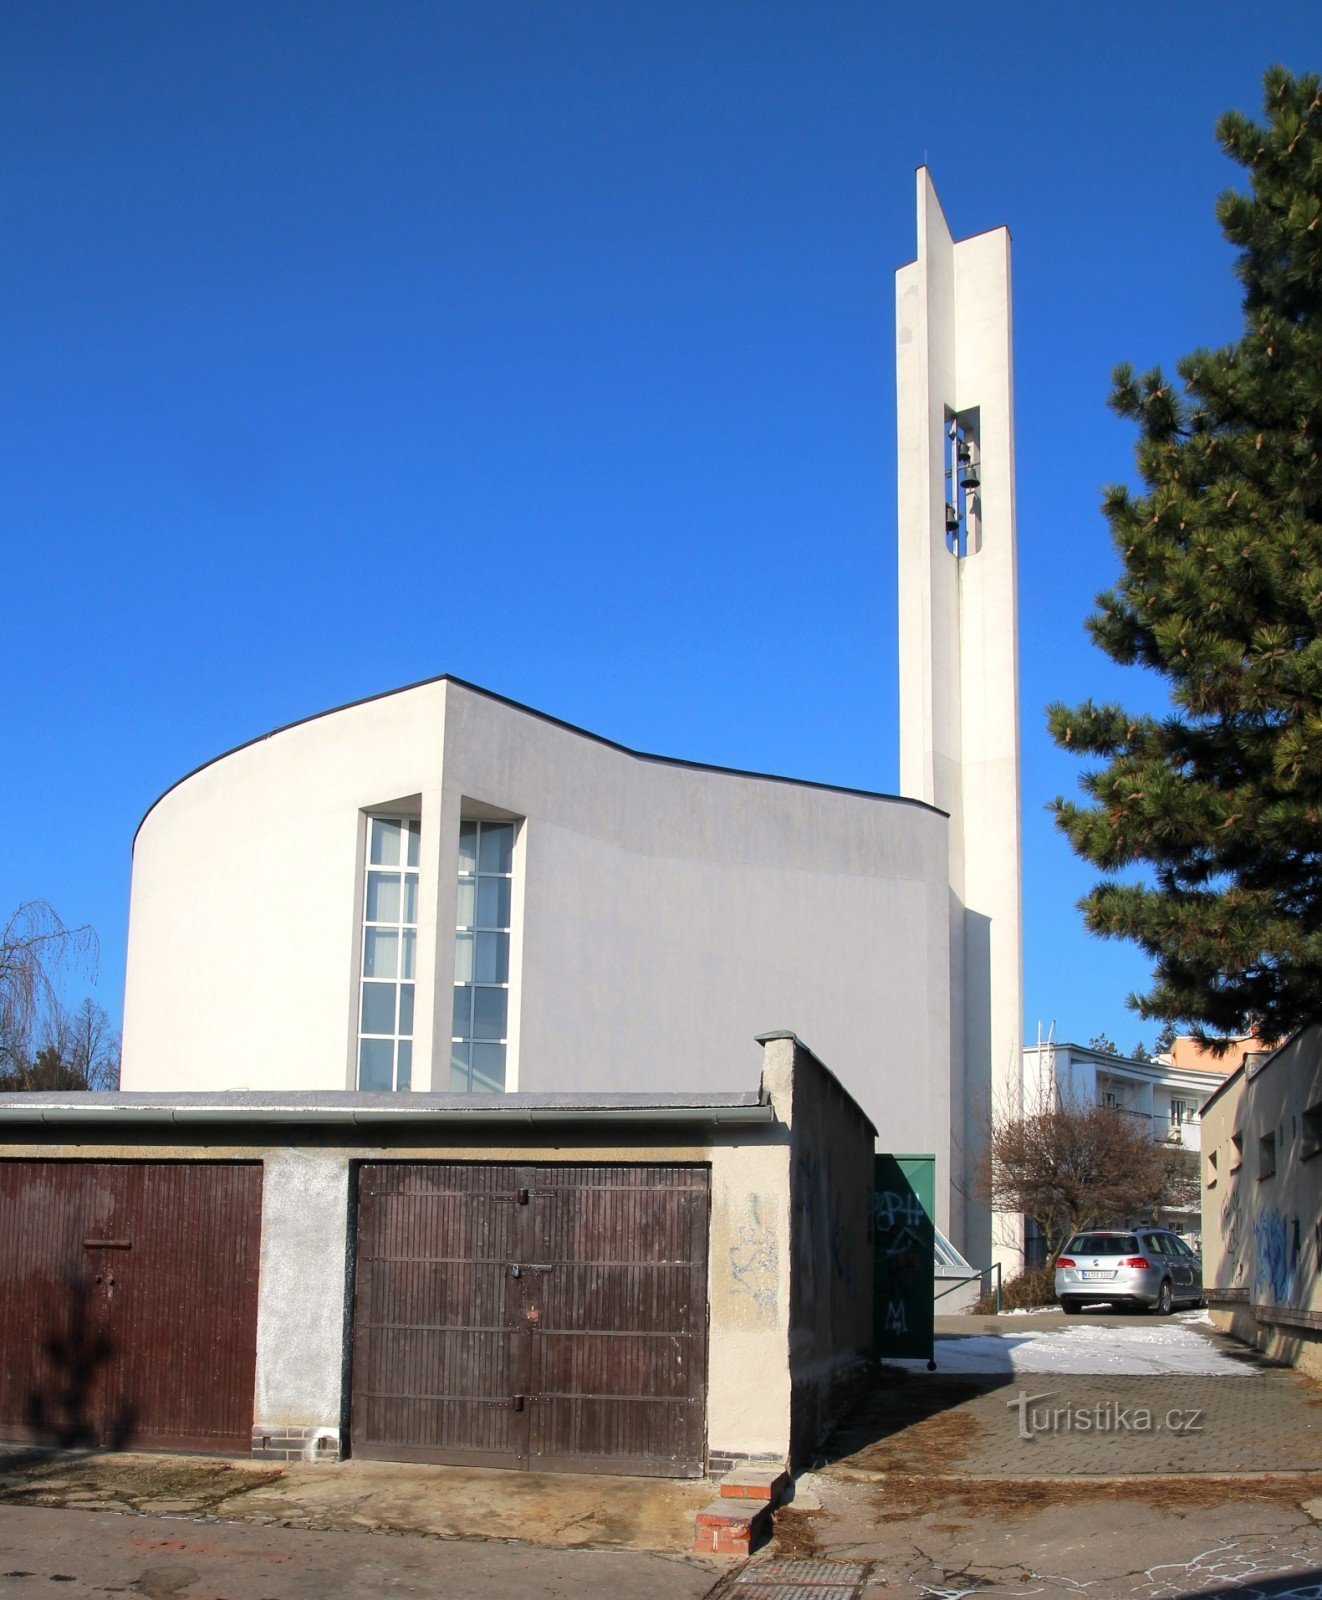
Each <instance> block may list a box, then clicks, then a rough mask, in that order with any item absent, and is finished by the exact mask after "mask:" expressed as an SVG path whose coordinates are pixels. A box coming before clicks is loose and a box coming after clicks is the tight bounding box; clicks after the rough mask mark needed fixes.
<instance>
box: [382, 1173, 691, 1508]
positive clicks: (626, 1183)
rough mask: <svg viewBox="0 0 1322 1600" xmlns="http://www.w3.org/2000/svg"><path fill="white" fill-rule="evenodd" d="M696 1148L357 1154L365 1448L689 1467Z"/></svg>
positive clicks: (510, 1460)
mask: <svg viewBox="0 0 1322 1600" xmlns="http://www.w3.org/2000/svg"><path fill="white" fill-rule="evenodd" d="M710 1196H711V1177H710V1169H709V1167H707V1166H705V1165H698V1164H694V1165H662V1164H635V1163H629V1164H627V1165H624V1164H621V1165H604V1166H589V1165H576V1164H563V1165H561V1164H556V1165H550V1164H545V1165H522V1164H517V1163H512V1162H511V1163H500V1162H481V1163H478V1162H380V1163H365V1164H363V1165H362V1166H360V1167H359V1168H358V1176H357V1225H356V1275H355V1288H354V1318H353V1347H352V1361H353V1372H352V1385H351V1391H352V1401H351V1440H352V1448H353V1451H354V1453H355V1454H357V1455H359V1456H369V1457H378V1458H384V1459H390V1460H408V1461H432V1462H450V1463H457V1464H464V1463H467V1464H471V1465H479V1466H500V1467H514V1468H520V1467H522V1468H527V1469H530V1470H533V1471H539V1472H546V1471H560V1472H627V1473H638V1474H645V1475H649V1476H658V1477H698V1476H701V1474H702V1472H703V1470H704V1463H705V1436H706V1343H707V1340H706V1332H707V1235H708V1217H709V1211H710Z"/></svg>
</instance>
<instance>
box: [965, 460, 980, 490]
mask: <svg viewBox="0 0 1322 1600" xmlns="http://www.w3.org/2000/svg"><path fill="white" fill-rule="evenodd" d="M959 481H960V482H961V483H962V484H963V485H964V487H965V488H966V489H980V488H981V487H982V479H981V478H980V477H979V475H978V469H977V468H976V467H975V466H974V465H973V464H972V463H971V462H970V464H969V465H968V466H967V467H965V468H964V476H963V477H962V478H961V479H960V480H959Z"/></svg>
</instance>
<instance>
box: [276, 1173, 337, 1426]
mask: <svg viewBox="0 0 1322 1600" xmlns="http://www.w3.org/2000/svg"><path fill="white" fill-rule="evenodd" d="M263 1162H264V1166H265V1179H264V1182H263V1186H262V1276H261V1283H260V1286H259V1290H258V1300H257V1377H256V1392H255V1395H254V1399H253V1414H254V1418H255V1424H254V1429H253V1432H254V1439H253V1444H254V1447H255V1448H267V1449H269V1448H271V1445H270V1443H269V1440H270V1438H289V1437H299V1438H302V1439H303V1440H305V1441H307V1443H308V1445H309V1446H310V1450H311V1451H314V1452H315V1451H316V1450H317V1448H318V1446H319V1445H320V1444H321V1441H322V1440H323V1439H326V1440H329V1441H330V1442H331V1444H332V1445H333V1447H334V1449H335V1451H336V1452H337V1453H338V1449H339V1437H340V1417H341V1410H342V1406H341V1391H342V1386H343V1385H342V1379H343V1372H344V1355H345V1348H344V1342H345V1338H346V1330H347V1311H348V1307H347V1305H346V1269H347V1262H348V1260H349V1236H348V1228H349V1219H350V1205H349V1169H350V1157H349V1154H348V1153H347V1152H346V1151H343V1150H333V1149H331V1150H317V1149H311V1150H307V1149H275V1150H268V1151H266V1152H265V1154H264V1157H263ZM262 1435H265V1436H267V1442H266V1443H265V1444H264V1445H263V1444H262V1443H260V1442H259V1441H260V1439H261V1436H262Z"/></svg>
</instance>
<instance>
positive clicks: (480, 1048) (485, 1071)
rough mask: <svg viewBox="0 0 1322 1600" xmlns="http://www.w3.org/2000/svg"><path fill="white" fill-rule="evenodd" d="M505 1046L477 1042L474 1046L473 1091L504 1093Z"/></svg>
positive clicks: (478, 1092) (479, 1092)
mask: <svg viewBox="0 0 1322 1600" xmlns="http://www.w3.org/2000/svg"><path fill="white" fill-rule="evenodd" d="M504 1092H505V1046H504V1045H503V1044H475V1045H474V1046H473V1093H474V1094H504Z"/></svg>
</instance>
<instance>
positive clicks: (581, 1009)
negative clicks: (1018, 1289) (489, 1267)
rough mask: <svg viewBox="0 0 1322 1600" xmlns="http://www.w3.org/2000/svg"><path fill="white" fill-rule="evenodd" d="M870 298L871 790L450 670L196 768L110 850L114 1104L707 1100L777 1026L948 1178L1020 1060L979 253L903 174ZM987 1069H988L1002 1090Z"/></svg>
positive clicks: (1009, 1248) (1004, 269)
mask: <svg viewBox="0 0 1322 1600" xmlns="http://www.w3.org/2000/svg"><path fill="white" fill-rule="evenodd" d="M918 198H919V251H918V259H917V261H916V262H915V263H913V264H912V265H910V266H907V267H905V268H902V269H901V271H900V272H899V274H898V276H897V340H898V361H897V378H898V401H899V444H900V449H899V562H900V590H899V593H900V620H899V641H900V658H901V676H900V693H901V707H900V710H901V768H900V770H901V789H902V793H901V794H900V795H898V796H894V795H880V794H870V793H862V792H856V791H849V790H842V789H838V788H832V787H830V786H826V785H819V784H814V783H811V782H802V781H794V780H789V779H784V778H780V777H773V776H766V775H760V774H753V773H746V772H737V771H728V770H724V769H720V768H713V767H707V766H700V765H695V764H689V763H685V762H682V761H675V760H668V759H662V758H660V757H656V756H651V755H646V754H642V753H639V752H635V751H631V750H628V749H625V748H623V747H621V746H619V745H617V744H614V743H611V742H610V741H608V740H606V739H603V738H600V737H597V736H596V735H594V734H592V733H589V732H585V731H584V730H581V729H578V728H574V727H571V726H569V725H567V724H565V723H563V722H560V721H557V720H556V719H555V718H553V717H551V716H547V715H544V714H542V713H541V712H539V711H534V710H531V709H529V708H527V707H524V706H520V705H517V704H514V703H513V702H511V701H509V700H506V699H503V698H502V697H500V696H498V695H495V694H492V693H490V692H488V691H486V690H483V689H480V688H477V687H475V686H474V685H471V684H469V683H466V682H464V681H462V680H461V679H458V678H455V677H449V676H446V677H440V678H436V679H434V680H431V681H429V682H425V683H421V684H416V685H413V686H411V687H408V688H404V689H400V690H398V691H395V692H393V693H390V694H385V695H380V696H377V697H375V698H372V699H369V700H364V701H361V702H358V703H356V704H353V705H349V706H345V707H341V708H339V709H336V710H333V711H328V712H325V713H323V714H321V715H318V716H315V717H311V718H309V719H306V720H304V721H302V722H298V723H295V724H293V725H291V726H289V727H286V728H283V729H280V730H277V731H276V732H273V733H271V734H267V735H265V736H263V737H261V738H258V739H255V740H254V741H252V742H251V743H249V744H246V745H244V746H242V747H240V748H239V749H237V750H234V751H231V752H229V753H228V754H226V755H223V756H220V757H218V758H217V759H216V760H214V761H212V762H210V763H209V764H208V765H206V766H205V767H203V768H201V769H199V770H198V771H196V772H194V773H192V774H191V775H189V776H188V777H186V778H184V779H183V780H181V781H180V782H179V783H178V784H176V785H175V786H174V787H173V788H172V789H170V790H169V791H167V793H166V794H165V795H163V796H162V797H161V798H160V799H159V800H158V801H157V802H156V803H155V805H153V807H152V808H151V810H150V811H149V812H148V814H147V816H146V817H145V818H144V820H143V823H142V825H141V826H140V828H139V831H138V835H137V837H136V839H135V843H134V857H133V881H132V906H131V914H130V931H129V953H128V969H127V981H126V997H125V1015H124V1053H123V1075H122V1087H123V1089H124V1091H126V1092H129V1093H141V1092H145V1091H157V1092H169V1093H176V1094H177V1093H186V1092H190V1091H205V1092H219V1091H245V1090H246V1091H282V1092H284V1091H305V1090H308V1091H315V1090H321V1091H345V1090H348V1091H374V1092H377V1093H381V1092H385V1091H391V1092H395V1093H398V1094H401V1095H405V1094H418V1093H422V1094H431V1095H437V1094H442V1095H449V1094H453V1095H456V1096H482V1095H495V1096H499V1095H510V1094H520V1095H522V1094H533V1095H548V1094H549V1095H556V1094H563V1095H574V1096H584V1095H593V1094H602V1095H610V1094H621V1093H629V1092H633V1091H657V1090H665V1091H671V1092H676V1093H682V1092H692V1093H703V1092H709V1091H712V1090H714V1089H723V1088H726V1087H728V1086H731V1085H736V1086H737V1085H741V1084H743V1083H744V1082H745V1081H747V1080H748V1079H749V1078H750V1077H751V1076H753V1075H754V1074H755V1073H756V1072H757V1071H758V1070H759V1067H760V1061H761V1056H762V1051H761V1049H760V1047H759V1045H758V1044H757V1043H756V1042H755V1040H756V1037H757V1036H758V1035H763V1036H765V1035H766V1034H768V1033H769V1032H771V1031H774V1030H786V1031H790V1032H793V1033H794V1034H796V1035H797V1036H798V1037H799V1038H800V1039H802V1040H805V1041H806V1042H807V1043H809V1044H810V1045H811V1046H812V1049H813V1050H814V1051H815V1052H817V1054H818V1055H819V1056H820V1058H821V1059H822V1060H823V1061H824V1062H826V1063H827V1064H828V1065H829V1066H830V1068H831V1069H832V1071H834V1073H835V1074H836V1075H837V1076H838V1077H839V1079H840V1081H841V1083H842V1084H843V1085H844V1087H845V1088H846V1089H847V1090H848V1092H849V1094H850V1095H852V1096H853V1097H854V1098H855V1099H856V1100H857V1102H858V1103H859V1105H860V1106H861V1107H862V1108H863V1110H864V1112H866V1114H867V1115H868V1117H870V1118H871V1120H872V1122H873V1123H874V1124H875V1125H876V1128H877V1130H878V1148H881V1149H885V1150H891V1151H896V1150H906V1151H931V1152H935V1154H936V1156H937V1162H938V1169H937V1170H938V1177H937V1197H938V1198H937V1218H936V1221H937V1225H938V1227H940V1228H941V1229H942V1230H943V1232H945V1233H946V1234H948V1236H949V1237H950V1238H952V1239H953V1240H954V1242H955V1244H956V1245H957V1246H959V1247H960V1249H962V1251H963V1252H964V1254H965V1255H966V1256H967V1257H968V1258H969V1259H970V1260H971V1261H973V1262H975V1263H977V1264H985V1263H986V1262H987V1261H989V1260H990V1259H991V1258H992V1255H993V1253H997V1254H1000V1255H1001V1256H1002V1258H1003V1259H1005V1260H1007V1262H1010V1261H1012V1260H1013V1257H1014V1252H1015V1250H1016V1248H1017V1243H1018V1241H1017V1236H1016V1234H1015V1232H1014V1228H1013V1225H1012V1224H1011V1223H1009V1222H1004V1223H1002V1224H998V1226H997V1228H995V1229H994V1228H993V1223H992V1219H991V1218H990V1217H989V1216H988V1215H987V1214H986V1213H985V1211H983V1210H982V1209H981V1208H980V1207H979V1206H978V1205H977V1202H976V1198H975V1195H974V1184H973V1167H974V1164H975V1162H976V1156H977V1151H978V1147H979V1144H980V1137H981V1135H980V1130H981V1128H982V1127H983V1126H984V1124H985V1117H986V1113H987V1108H988V1107H989V1105H990V1104H991V1103H992V1102H993V1100H994V1099H995V1098H996V1097H998V1096H999V1095H1000V1094H1001V1092H1002V1089H1003V1088H1004V1086H1005V1084H1007V1083H1009V1082H1010V1081H1011V1079H1012V1077H1013V1079H1014V1080H1015V1081H1017V1076H1018V1064H1019V1060H1020V1018H1021V1011H1022V1001H1021V977H1020V928H1019V916H1020V912H1019V905H1020V900H1019V897H1020V866H1019V778H1018V715H1017V681H1016V670H1017V669H1016V649H1017V646H1016V628H1015V556H1014V531H1015V530H1014V472H1013V428H1012V394H1011V373H1010V316H1009V308H1010V284H1009V240H1008V235H1007V234H1006V233H1005V230H1003V229H1000V230H996V231H994V232H992V233H988V234H983V235H980V236H978V237H976V238H974V239H970V240H965V241H962V242H959V243H955V242H954V241H953V240H952V239H951V236H950V234H949V231H948V230H947V228H946V226H945V222H944V219H943V218H942V216H941V212H940V207H939V205H938V203H937V201H936V196H935V194H934V192H933V191H932V188H931V184H930V181H929V179H928V177H927V174H926V171H925V170H920V172H919V174H918ZM1003 1080H1004V1081H1003Z"/></svg>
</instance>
